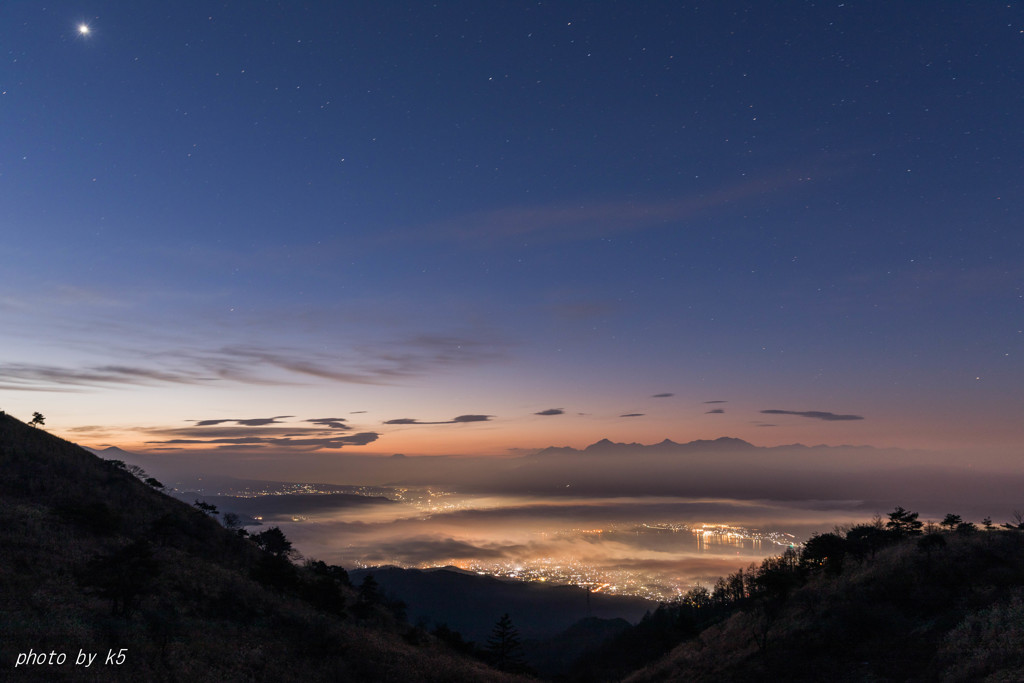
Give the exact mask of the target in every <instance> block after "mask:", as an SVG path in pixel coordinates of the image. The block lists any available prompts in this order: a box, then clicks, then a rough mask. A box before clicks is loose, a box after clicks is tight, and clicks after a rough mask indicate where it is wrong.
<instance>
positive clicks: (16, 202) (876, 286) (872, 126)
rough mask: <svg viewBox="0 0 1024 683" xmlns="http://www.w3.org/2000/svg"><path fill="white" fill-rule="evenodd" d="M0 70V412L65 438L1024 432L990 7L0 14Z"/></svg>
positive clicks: (481, 440) (415, 439)
mask: <svg viewBox="0 0 1024 683" xmlns="http://www.w3.org/2000/svg"><path fill="white" fill-rule="evenodd" d="M82 26H85V27H88V28H87V31H86V30H85V29H82V28H80V27H82ZM0 48H2V57H3V61H2V64H3V66H2V68H0V235H2V236H3V243H2V247H0V409H4V410H6V411H7V412H8V413H11V414H13V415H15V416H17V417H20V418H22V419H26V420H27V419H29V418H30V417H31V414H32V412H33V411H37V410H38V411H40V412H42V413H43V414H44V415H45V416H46V418H47V422H46V427H47V428H48V429H51V430H52V431H54V432H56V433H58V434H60V435H61V436H64V437H66V438H69V439H72V440H75V441H77V442H80V443H84V444H86V445H90V446H102V445H109V444H116V445H118V446H121V447H123V448H127V449H130V450H134V451H161V452H164V451H167V449H171V450H172V451H173V450H174V449H200V450H204V451H207V452H210V451H214V450H217V451H220V452H221V453H222V454H230V453H236V454H238V455H239V456H241V455H242V454H244V453H248V452H251V451H257V452H259V451H262V452H264V453H266V454H267V455H268V456H271V455H275V454H279V453H280V454H287V453H289V452H291V451H295V450H310V449H314V450H315V449H319V448H325V449H327V451H328V452H329V453H331V454H332V457H343V456H344V455H346V454H350V453H383V454H392V453H396V452H402V453H407V454H409V455H414V454H419V453H424V454H430V453H451V454H503V453H518V452H522V451H520V450H517V449H533V448H541V447H544V446H550V445H557V446H574V447H577V448H579V447H582V446H585V445H587V444H589V443H592V442H595V441H597V440H598V439H601V438H604V437H607V438H610V439H612V440H615V441H627V442H631V441H637V442H642V443H653V442H656V441H660V440H662V439H664V438H670V439H673V440H675V441H679V442H685V441H689V440H692V439H698V438H709V439H710V438H716V437H720V436H726V435H727V436H732V437H738V438H743V439H746V440H748V441H751V442H753V443H755V444H758V445H777V444H788V443H794V442H802V443H806V444H818V443H825V444H830V445H839V444H855V445H874V446H879V447H886V446H899V447H912V448H945V447H950V448H952V447H956V448H962V447H976V448H977V449H978V452H979V453H982V452H984V450H985V449H987V448H992V449H1004V450H1005V449H1007V448H1009V449H1019V447H1020V446H1021V445H1022V444H1024V362H1022V359H1024V227H1022V218H1021V216H1022V215H1024V151H1022V150H1024V7H1022V6H1021V5H1019V4H1017V3H996V2H968V1H949V2H941V1H936V2H927V3H926V2H891V1H890V2H856V1H854V2H845V3H843V2H706V3H705V2H701V3H681V2H643V3H634V2H612V1H603V2H542V3H538V2H517V1H511V0H510V1H508V2H438V3H436V4H435V3H428V2H359V3H356V2H349V3H341V2H320V3H293V2H220V3H213V2H205V1H204V2H198V1H195V0H182V1H179V2H171V3H167V2H159V3H158V2H148V1H144V2H132V3H126V2H112V1H109V2H104V1H102V0H91V1H89V2H85V3H81V2H74V3H73V2H67V1H65V0H57V1H55V2H51V3H45V6H44V4H43V3H39V2H33V1H29V0H8V1H6V2H4V3H3V4H2V6H0ZM218 457H223V456H218Z"/></svg>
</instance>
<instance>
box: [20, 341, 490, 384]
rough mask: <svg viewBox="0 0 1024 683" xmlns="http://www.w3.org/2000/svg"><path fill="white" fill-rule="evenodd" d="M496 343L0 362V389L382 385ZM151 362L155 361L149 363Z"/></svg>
mask: <svg viewBox="0 0 1024 683" xmlns="http://www.w3.org/2000/svg"><path fill="white" fill-rule="evenodd" d="M506 348H507V344H505V343H504V342H497V341H490V340H482V339H471V338H466V337H460V336H444V335H417V336H414V337H411V338H408V339H405V340H398V341H392V342H382V343H379V344H374V345H372V346H371V345H355V346H352V347H350V348H348V349H346V350H344V351H342V352H339V353H338V354H334V355H331V354H325V353H320V352H313V351H310V350H307V349H300V348H285V347H263V346H251V345H231V346H223V347H220V348H216V349H199V350H183V349H164V350H162V351H159V352H157V353H154V352H153V350H152V349H147V350H145V351H142V350H134V351H132V350H124V351H122V353H123V354H125V355H128V356H134V357H135V358H136V359H137V361H136V362H134V363H131V364H127V363H117V364H83V365H80V366H59V365H46V364H32V363H3V364H0V386H2V387H3V388H5V389H7V390H9V391H81V390H88V389H103V388H113V387H118V386H154V385H162V384H185V385H210V384H216V383H222V382H236V383H241V384H264V385H294V384H301V383H303V382H304V381H308V380H310V379H320V380H326V381H331V382H340V383H346V384H365V385H386V384H394V383H398V382H401V381H402V380H405V379H408V378H413V377H417V376H421V375H424V374H427V373H429V372H431V371H434V370H438V369H444V368H446V367H454V366H460V365H471V364H474V363H481V362H487V361H491V360H495V359H497V358H500V357H502V356H503V355H504V353H505V350H506ZM154 359H159V360H154Z"/></svg>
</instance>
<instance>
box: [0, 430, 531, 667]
mask: <svg viewBox="0 0 1024 683" xmlns="http://www.w3.org/2000/svg"><path fill="white" fill-rule="evenodd" d="M0 519H2V524H0V548H3V552H2V553H0V634H2V638H0V671H2V674H0V678H3V679H5V680H40V681H43V680H45V681H59V680H103V681H109V680H125V681H128V680H131V681H137V680H150V681H181V680H190V681H263V680H275V681H291V680H305V681H310V680H311V681H346V680H353V681H356V680H358V681H383V680H402V681H480V680H488V681H491V680H494V681H515V680H521V679H520V678H518V677H515V676H511V675H508V674H504V673H502V672H498V671H495V670H493V669H489V668H488V667H486V666H485V665H484V664H482V663H480V662H478V661H475V660H470V659H467V658H464V657H462V656H460V655H457V654H456V653H454V652H453V651H451V650H449V649H448V648H447V647H446V646H444V645H443V644H441V643H440V642H439V641H437V640H436V639H434V638H432V637H431V636H429V635H427V634H425V633H423V632H421V631H417V630H416V629H412V628H410V627H409V626H408V625H406V624H404V623H402V622H400V621H399V620H397V619H396V618H395V617H393V616H392V615H391V614H390V613H388V611H387V610H386V609H384V608H383V607H381V606H378V605H373V604H369V605H360V604H359V600H360V599H359V596H358V595H357V594H356V592H355V591H354V590H353V589H352V588H351V587H350V586H349V585H348V582H347V577H346V576H345V573H344V571H343V570H340V568H333V567H329V566H327V565H323V564H322V563H319V564H307V566H305V567H303V566H298V565H296V564H293V563H292V562H290V561H289V560H288V559H287V556H286V555H287V553H285V552H283V551H282V552H271V551H270V550H265V549H261V548H259V547H257V545H256V544H254V543H253V542H252V541H251V540H249V539H246V538H242V537H241V536H239V535H238V534H237V533H234V532H231V531H229V530H227V529H224V528H223V527H221V526H220V524H218V523H217V522H216V521H215V520H214V519H212V518H210V517H209V516H207V515H206V514H204V513H203V512H201V511H199V510H198V509H195V508H193V507H191V506H189V505H187V504H185V503H182V502H181V501H178V500H175V499H173V498H171V497H169V496H166V495H164V494H162V493H160V492H159V491H157V490H154V489H153V488H151V487H150V486H147V485H146V484H144V483H142V482H141V481H139V480H138V479H136V478H135V477H134V476H132V475H131V474H130V473H129V472H127V471H125V470H124V469H122V468H118V467H116V466H114V465H112V464H111V463H109V462H106V461H103V460H101V459H100V458H97V457H96V456H95V455H93V454H91V453H89V452H87V451H85V450H84V449H82V448H79V447H78V446H75V445H74V444H71V443H69V442H66V441H63V440H61V439H58V438H56V437H54V436H52V435H50V434H47V433H45V432H44V431H42V430H40V429H35V428H33V427H29V426H28V425H25V424H23V423H21V422H19V421H18V420H15V419H14V418H12V417H10V416H7V415H3V414H0ZM357 607H359V608H361V609H355V608H357ZM51 653H52V654H51ZM90 655H96V657H95V659H93V660H92V661H91V664H90V665H89V666H87V664H89V657H90Z"/></svg>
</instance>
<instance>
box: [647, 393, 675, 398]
mask: <svg viewBox="0 0 1024 683" xmlns="http://www.w3.org/2000/svg"><path fill="white" fill-rule="evenodd" d="M671 396H675V394H654V395H653V396H651V398H669V397H671Z"/></svg>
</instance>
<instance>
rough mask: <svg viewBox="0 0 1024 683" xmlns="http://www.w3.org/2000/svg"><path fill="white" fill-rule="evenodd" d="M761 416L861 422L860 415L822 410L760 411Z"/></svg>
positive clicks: (861, 417)
mask: <svg viewBox="0 0 1024 683" xmlns="http://www.w3.org/2000/svg"><path fill="white" fill-rule="evenodd" d="M761 414H762V415H796V416H798V417H809V418H812V419H814V420H825V421H826V422H838V421H846V420H863V419H864V417H863V416H861V415H837V414H836V413H829V412H826V411H824V410H762V411H761Z"/></svg>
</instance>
